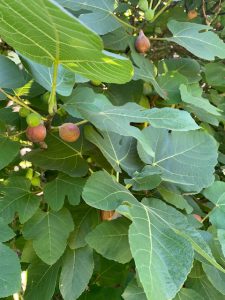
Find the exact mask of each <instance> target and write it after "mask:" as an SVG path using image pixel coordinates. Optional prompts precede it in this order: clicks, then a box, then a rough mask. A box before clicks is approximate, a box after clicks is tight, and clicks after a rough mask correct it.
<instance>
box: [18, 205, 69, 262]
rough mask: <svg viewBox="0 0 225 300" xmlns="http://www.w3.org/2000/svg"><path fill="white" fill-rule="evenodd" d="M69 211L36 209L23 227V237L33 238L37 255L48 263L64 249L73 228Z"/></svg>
mask: <svg viewBox="0 0 225 300" xmlns="http://www.w3.org/2000/svg"><path fill="white" fill-rule="evenodd" d="M73 227H74V225H73V220H72V217H71V214H70V212H69V211H68V210H67V209H66V208H63V209H62V210H60V211H58V212H52V211H49V212H43V211H38V212H37V213H36V214H35V215H34V216H33V217H32V218H31V219H30V220H29V221H28V222H27V223H26V224H25V225H24V228H23V235H24V238H25V239H27V240H33V247H34V250H35V252H36V253H37V255H38V256H39V257H40V258H41V259H42V260H43V262H45V263H46V264H48V265H53V264H54V263H55V262H56V261H57V260H58V259H59V258H60V256H61V255H62V254H63V252H64V250H65V249H66V244H67V239H68V237H69V233H70V232H71V231H72V230H73Z"/></svg>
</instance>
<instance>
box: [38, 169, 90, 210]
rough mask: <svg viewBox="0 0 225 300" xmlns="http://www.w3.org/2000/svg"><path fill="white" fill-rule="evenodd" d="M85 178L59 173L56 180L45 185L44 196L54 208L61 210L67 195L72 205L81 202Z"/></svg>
mask: <svg viewBox="0 0 225 300" xmlns="http://www.w3.org/2000/svg"><path fill="white" fill-rule="evenodd" d="M84 183H85V179H83V178H74V177H70V176H68V175H65V174H59V176H58V177H56V178H55V179H54V180H52V181H50V182H48V183H47V184H46V185H45V186H44V197H45V200H46V201H47V202H48V204H49V205H50V207H51V208H52V209H53V210H56V211H57V210H60V209H61V208H62V206H63V204H64V200H65V198H66V197H67V199H68V201H69V203H70V204H71V205H77V204H79V202H80V197H81V193H82V190H83V186H84Z"/></svg>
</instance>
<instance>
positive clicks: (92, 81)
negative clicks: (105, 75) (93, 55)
mask: <svg viewBox="0 0 225 300" xmlns="http://www.w3.org/2000/svg"><path fill="white" fill-rule="evenodd" d="M91 84H92V85H94V86H100V85H101V84H102V82H101V81H100V80H91Z"/></svg>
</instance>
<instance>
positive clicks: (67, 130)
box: [59, 123, 80, 143]
mask: <svg viewBox="0 0 225 300" xmlns="http://www.w3.org/2000/svg"><path fill="white" fill-rule="evenodd" d="M59 136H60V138H61V139H62V140H64V141H65V142H69V143H72V142H75V141H76V140H77V139H78V138H79V136H80V129H79V127H78V126H77V125H75V124H73V123H65V124H63V125H61V126H60V127H59Z"/></svg>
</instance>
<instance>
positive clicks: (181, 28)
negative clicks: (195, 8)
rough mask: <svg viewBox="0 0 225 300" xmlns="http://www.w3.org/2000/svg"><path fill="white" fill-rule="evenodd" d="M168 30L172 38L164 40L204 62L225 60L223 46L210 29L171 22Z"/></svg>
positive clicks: (192, 24) (191, 24)
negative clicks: (175, 44) (217, 58)
mask: <svg viewBox="0 0 225 300" xmlns="http://www.w3.org/2000/svg"><path fill="white" fill-rule="evenodd" d="M168 28H169V30H170V31H171V32H172V34H173V37H171V38H166V39H167V40H168V41H171V42H175V43H177V44H179V45H181V46H182V47H184V48H186V49H187V50H188V51H190V52H191V53H193V54H194V55H196V56H198V57H200V58H203V59H206V60H214V59H215V58H216V57H219V58H225V44H224V43H223V41H222V40H221V39H220V38H219V37H218V35H217V34H215V33H214V32H213V31H211V30H212V27H210V26H206V25H202V24H195V23H188V22H178V21H175V20H171V21H169V23H168Z"/></svg>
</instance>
